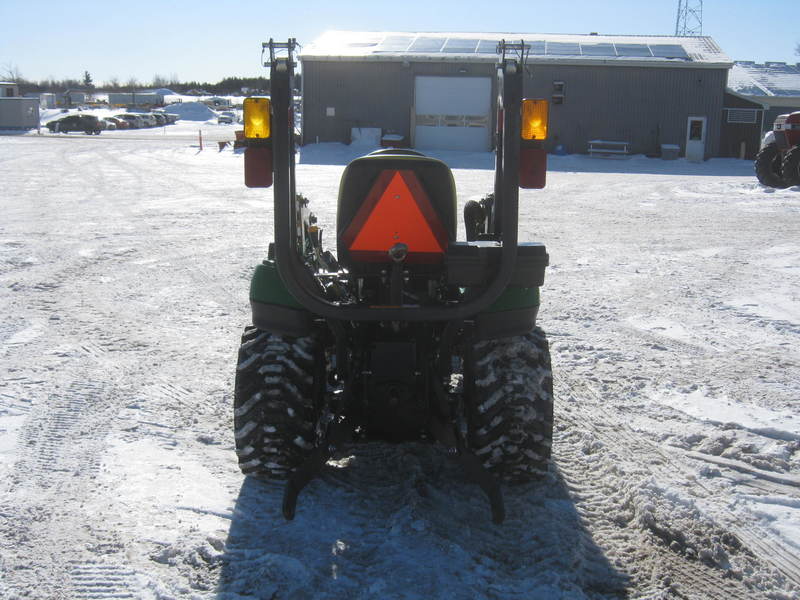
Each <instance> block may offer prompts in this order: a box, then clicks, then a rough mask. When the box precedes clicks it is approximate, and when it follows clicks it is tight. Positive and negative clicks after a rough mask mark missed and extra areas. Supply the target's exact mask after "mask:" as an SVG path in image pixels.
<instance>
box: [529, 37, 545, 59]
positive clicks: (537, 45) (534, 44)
mask: <svg viewBox="0 0 800 600" xmlns="http://www.w3.org/2000/svg"><path fill="white" fill-rule="evenodd" d="M525 43H526V44H527V45H529V46H530V49H529V50H528V51H529V52H530V53H531V54H536V55H539V56H544V53H545V43H544V40H533V41H531V40H525Z"/></svg>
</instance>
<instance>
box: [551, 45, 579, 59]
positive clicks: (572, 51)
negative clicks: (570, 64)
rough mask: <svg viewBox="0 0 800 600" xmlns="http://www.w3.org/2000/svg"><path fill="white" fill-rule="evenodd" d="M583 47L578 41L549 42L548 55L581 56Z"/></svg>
mask: <svg viewBox="0 0 800 600" xmlns="http://www.w3.org/2000/svg"><path fill="white" fill-rule="evenodd" d="M580 54H581V48H580V46H579V45H578V44H577V43H576V42H547V55H548V56H551V55H562V56H580Z"/></svg>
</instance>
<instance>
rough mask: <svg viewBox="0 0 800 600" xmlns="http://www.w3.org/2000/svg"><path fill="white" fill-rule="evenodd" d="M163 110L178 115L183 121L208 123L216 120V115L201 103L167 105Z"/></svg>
mask: <svg viewBox="0 0 800 600" xmlns="http://www.w3.org/2000/svg"><path fill="white" fill-rule="evenodd" d="M164 110H166V112H168V113H171V114H173V115H178V116H179V117H180V118H181V119H183V120H184V121H209V120H211V119H216V118H217V113H215V112H214V111H213V110H211V109H210V108H209V107H208V106H206V105H205V104H203V103H202V102H178V103H176V104H170V105H168V106H167V107H166V108H165V109H164Z"/></svg>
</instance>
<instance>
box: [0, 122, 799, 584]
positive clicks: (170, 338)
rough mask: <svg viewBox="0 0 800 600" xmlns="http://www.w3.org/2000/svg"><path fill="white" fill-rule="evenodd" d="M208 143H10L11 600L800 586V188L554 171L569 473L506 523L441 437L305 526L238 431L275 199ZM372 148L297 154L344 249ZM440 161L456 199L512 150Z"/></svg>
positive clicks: (574, 167) (357, 484) (532, 226)
mask: <svg viewBox="0 0 800 600" xmlns="http://www.w3.org/2000/svg"><path fill="white" fill-rule="evenodd" d="M200 128H202V129H203V130H204V135H205V136H206V140H208V139H211V140H220V141H224V140H226V139H233V131H234V130H235V128H236V126H228V125H223V126H217V125H213V124H202V125H201V126H200ZM197 130H198V124H197V123H194V124H193V123H189V124H185V123H184V124H181V123H179V124H177V125H174V126H169V127H166V128H156V129H151V130H136V131H127V132H125V131H122V132H104V133H103V134H102V135H101V136H99V137H98V136H84V135H80V134H69V135H64V134H61V135H48V134H46V135H42V136H37V135H22V136H10V137H0V180H1V181H2V194H0V215H2V218H1V219H0V368H1V369H2V370H0V373H2V382H1V383H0V573H2V577H0V597H2V598H17V597H20V598H23V597H24V598H35V599H45V598H120V597H132V598H148V599H156V598H157V599H162V600H166V599H170V598H202V599H209V598H219V599H226V600H233V599H242V598H258V599H261V598H331V599H332V598H364V599H366V598H409V599H410V598H442V599H450V598H457V599H461V598H464V599H484V598H485V599H507V598H519V599H526V600H527V599H554V598H564V599H567V598H569V599H573V598H578V599H580V598H618V597H635V598H670V597H675V598H725V599H726V600H727V599H728V598H740V599H745V598H773V599H789V598H797V597H798V594H799V593H800V452H798V450H800V408H798V400H800V349H799V348H800V344H798V342H800V292H799V291H798V290H800V188H797V187H795V188H791V189H788V190H773V189H767V188H764V187H762V186H760V185H759V184H758V183H757V182H756V180H755V177H754V176H753V172H752V167H751V165H750V164H748V163H746V162H743V161H735V160H727V159H724V160H723V159H716V160H711V161H708V162H706V163H703V164H690V163H686V162H684V161H683V160H678V161H661V160H654V159H646V158H643V157H634V158H631V159H628V160H603V159H589V158H586V157H577V156H567V157H551V159H550V162H551V165H550V166H551V172H550V173H549V175H548V177H549V181H548V187H547V189H546V190H544V191H525V192H523V193H522V202H521V206H522V208H521V210H522V215H521V239H522V240H527V241H543V242H545V243H546V244H547V247H548V250H549V252H550V256H551V267H550V268H549V269H548V273H547V278H546V283H545V287H544V289H543V293H542V299H543V306H542V310H541V312H540V324H541V325H542V326H543V327H544V328H545V330H546V331H547V332H548V334H549V336H550V340H551V345H552V349H553V361H554V373H555V392H556V435H555V441H554V465H553V468H552V473H551V476H550V477H549V479H548V480H547V481H546V482H545V483H544V484H540V485H530V486H523V487H521V488H514V489H507V490H506V491H505V494H506V505H507V506H506V508H507V513H508V518H507V520H506V522H505V524H503V525H502V526H500V527H497V526H494V525H492V524H491V521H490V519H489V510H488V506H487V505H486V501H485V498H484V497H483V495H482V494H481V493H480V491H479V490H478V489H477V488H476V487H474V486H473V485H471V484H470V483H468V482H467V481H466V479H465V477H464V475H463V474H462V473H461V472H460V470H459V468H458V467H457V466H456V465H454V464H452V463H451V462H449V461H448V459H447V458H446V457H445V456H444V455H443V454H442V452H441V451H440V450H438V449H437V448H436V447H433V446H425V445H405V446H388V445H375V446H365V447H359V448H356V449H354V451H353V453H352V456H350V457H346V458H345V459H344V460H342V461H340V462H338V463H337V464H335V465H333V464H332V465H330V467H329V468H328V470H327V472H326V473H325V475H324V476H323V477H322V478H321V479H319V480H317V481H314V482H312V483H311V484H310V485H309V487H308V488H307V489H306V490H305V491H304V492H303V494H302V495H301V497H300V502H299V505H298V513H297V517H296V519H295V521H293V522H290V523H287V522H285V521H283V519H282V518H281V517H280V498H281V493H282V489H281V487H280V486H279V485H271V484H263V483H258V482H254V481H249V480H245V479H243V478H242V477H241V475H240V474H239V472H238V468H237V465H236V457H235V454H234V452H233V443H232V433H231V431H232V423H231V421H232V418H231V417H232V414H231V413H232V410H231V404H232V390H233V377H234V367H235V356H236V350H237V347H238V342H239V339H238V338H239V335H240V332H241V329H242V328H243V327H244V326H245V325H246V324H247V323H248V319H249V307H248V303H247V289H248V283H249V277H250V273H251V269H252V268H253V266H254V265H255V264H256V263H257V261H259V260H261V259H262V258H263V257H264V255H265V253H266V247H267V243H268V241H269V240H270V239H271V237H272V216H271V199H270V198H271V197H270V195H269V192H265V191H263V190H250V189H246V188H245V187H244V186H243V184H242V157H241V155H238V154H234V153H233V152H232V151H231V150H230V148H226V149H224V150H223V151H218V147H217V145H216V144H210V145H206V148H205V150H204V151H202V152H201V151H200V150H199V147H198V140H197V137H198V136H197ZM363 150H364V149H363V148H361V149H359V148H355V147H344V146H339V145H320V146H311V147H308V148H306V149H303V150H302V152H301V157H300V164H299V166H298V182H299V183H298V188H299V190H300V191H302V192H303V193H304V194H305V195H307V196H308V197H309V198H310V199H311V202H312V207H313V208H314V210H315V211H316V212H317V214H318V215H319V217H320V223H321V225H322V226H323V227H324V228H325V229H327V232H326V239H327V240H328V243H331V242H332V240H331V232H332V231H333V224H334V219H335V215H334V210H335V196H336V190H337V186H338V178H339V176H340V175H341V172H342V169H343V166H344V164H345V163H346V161H347V160H348V159H349V158H352V157H354V156H356V155H357V154H358V153H359V152H361V151H363ZM438 156H440V157H441V158H443V159H444V160H446V161H447V162H448V163H449V164H451V166H452V167H453V168H454V174H455V178H456V184H457V188H458V191H459V197H460V201H461V203H463V202H465V201H466V200H468V199H478V198H480V197H481V196H482V195H483V194H484V193H485V192H486V191H488V190H489V189H490V187H491V182H492V176H493V174H492V157H491V156H490V155H488V154H466V153H457V152H450V153H439V154H438ZM462 235H463V233H462Z"/></svg>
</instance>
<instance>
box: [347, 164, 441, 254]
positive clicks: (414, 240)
mask: <svg viewBox="0 0 800 600" xmlns="http://www.w3.org/2000/svg"><path fill="white" fill-rule="evenodd" d="M337 208H338V210H337V216H336V233H337V236H336V239H337V254H338V257H339V262H340V263H342V264H343V265H344V266H346V267H348V268H353V267H354V266H356V265H358V264H360V263H363V262H364V261H366V262H369V263H373V264H374V263H381V262H390V259H389V257H388V254H387V252H386V250H387V249H388V248H389V247H390V246H391V245H392V242H393V241H400V242H403V243H406V244H408V246H409V262H410V263H413V262H415V259H417V260H419V261H421V262H431V261H433V262H437V258H436V256H434V254H436V253H428V251H429V250H430V249H431V247H435V248H437V249H441V252H444V251H446V249H447V246H448V245H449V244H450V243H451V242H453V241H455V239H456V189H455V183H454V181H453V174H452V173H451V171H450V168H449V167H448V166H447V165H446V164H445V163H443V162H442V161H440V160H437V159H435V158H431V157H429V156H425V155H424V154H421V153H419V152H417V151H415V150H407V149H395V148H386V149H381V150H376V151H375V152H372V153H370V154H368V155H366V156H362V157H361V158H357V159H355V160H354V161H352V162H351V163H350V164H349V165H347V168H346V169H345V170H344V173H343V174H342V180H341V183H340V185H339V201H338V207H337ZM380 219H383V221H384V222H383V223H376V221H377V220H380ZM426 223H427V224H428V225H429V226H428V227H426ZM368 229H369V230H370V232H371V234H372V237H373V239H375V240H376V244H377V245H378V246H380V248H381V250H380V251H375V252H372V253H371V254H372V255H371V256H369V255H370V253H365V252H360V251H357V250H356V249H355V248H356V247H357V246H358V244H359V243H360V240H357V238H358V236H359V235H360V234H361V233H362V232H363V233H364V234H367V233H368V232H367V230H368ZM381 236H383V237H381ZM415 245H419V247H420V250H421V252H416V253H415ZM351 248H353V251H352V252H351ZM426 253H428V258H427V259H426V258H424V257H423V254H426ZM420 257H422V258H420ZM431 257H433V258H431Z"/></svg>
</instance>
